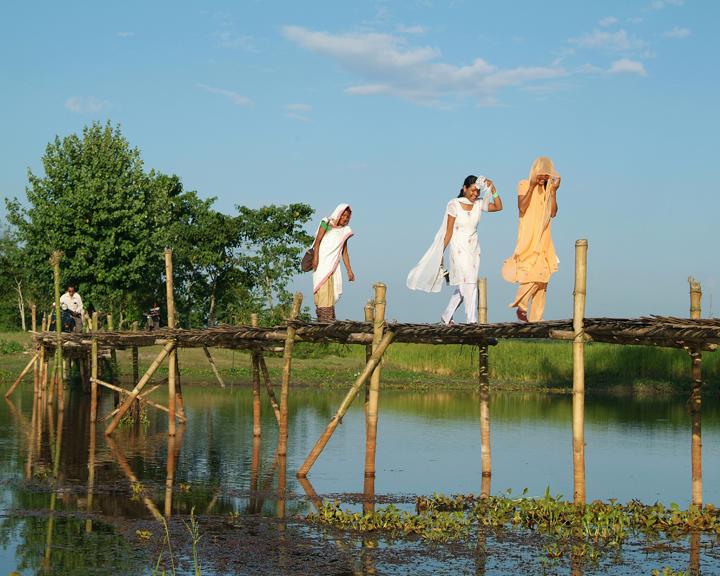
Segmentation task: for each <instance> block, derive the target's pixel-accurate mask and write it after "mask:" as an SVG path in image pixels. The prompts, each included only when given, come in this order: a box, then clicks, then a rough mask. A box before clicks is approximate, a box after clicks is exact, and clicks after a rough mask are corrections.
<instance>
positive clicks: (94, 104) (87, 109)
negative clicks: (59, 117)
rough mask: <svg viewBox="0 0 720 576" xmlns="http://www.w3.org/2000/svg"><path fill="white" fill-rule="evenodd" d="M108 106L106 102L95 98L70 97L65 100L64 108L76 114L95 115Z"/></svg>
mask: <svg viewBox="0 0 720 576" xmlns="http://www.w3.org/2000/svg"><path fill="white" fill-rule="evenodd" d="M109 106H110V102H108V101H107V100H99V99H98V98H95V96H88V97H82V96H71V97H70V98H68V99H67V100H65V108H67V109H68V110H70V112H75V113H76V114H97V113H98V112H102V111H103V110H105V109H106V108H108V107H109Z"/></svg>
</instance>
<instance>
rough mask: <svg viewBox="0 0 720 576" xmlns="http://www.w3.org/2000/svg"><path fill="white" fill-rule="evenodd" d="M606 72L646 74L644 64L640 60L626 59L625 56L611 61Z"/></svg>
mask: <svg viewBox="0 0 720 576" xmlns="http://www.w3.org/2000/svg"><path fill="white" fill-rule="evenodd" d="M608 74H637V75H638V76H647V72H646V71H645V66H644V65H643V63H642V62H638V61H637V60H628V59H627V58H622V59H620V60H616V61H615V62H613V63H612V65H611V66H610V69H609V70H608Z"/></svg>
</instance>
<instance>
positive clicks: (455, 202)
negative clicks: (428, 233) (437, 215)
mask: <svg viewBox="0 0 720 576" xmlns="http://www.w3.org/2000/svg"><path fill="white" fill-rule="evenodd" d="M490 200H491V194H490V193H486V194H485V195H484V197H483V198H482V199H478V200H476V201H475V202H474V204H473V207H472V210H470V211H466V210H463V209H462V207H461V206H460V204H469V202H470V201H469V200H467V199H466V198H453V199H452V200H450V202H448V205H447V209H446V211H445V216H444V218H443V223H442V225H441V226H440V229H439V230H438V231H437V234H435V240H434V241H433V243H432V245H431V246H430V248H428V250H427V252H425V254H424V255H423V257H422V258H421V259H420V262H418V264H417V265H416V266H415V267H414V268H413V269H412V270H410V273H409V274H408V277H407V281H406V284H407V287H408V288H410V289H411V290H423V291H425V292H440V289H441V288H442V284H443V279H442V274H441V273H440V263H441V262H442V258H443V251H444V246H443V245H444V243H445V232H446V230H447V220H448V216H454V217H455V226H454V228H453V235H452V238H451V239H450V244H449V246H448V252H449V264H450V284H453V285H458V284H471V283H473V284H474V283H475V282H476V281H477V274H478V269H479V267H480V244H479V242H478V238H477V225H478V223H479V222H480V216H481V215H482V212H483V211H487V209H488V206H489V204H490Z"/></svg>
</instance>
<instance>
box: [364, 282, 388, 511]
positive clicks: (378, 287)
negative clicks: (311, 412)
mask: <svg viewBox="0 0 720 576" xmlns="http://www.w3.org/2000/svg"><path fill="white" fill-rule="evenodd" d="M373 289H374V291H375V299H374V311H373V312H374V313H373V343H372V348H373V351H375V350H377V347H378V346H379V345H380V341H381V340H382V337H383V331H384V330H385V307H386V300H385V297H386V294H387V287H386V286H385V284H383V283H382V282H378V283H377V284H375V285H374V286H373ZM380 372H381V368H380V364H378V365H377V367H376V368H375V370H373V373H372V376H370V387H369V389H368V390H369V394H368V401H367V410H366V411H365V478H375V456H376V453H377V423H378V405H379V401H380ZM372 508H374V506H372V507H370V509H371V510H372Z"/></svg>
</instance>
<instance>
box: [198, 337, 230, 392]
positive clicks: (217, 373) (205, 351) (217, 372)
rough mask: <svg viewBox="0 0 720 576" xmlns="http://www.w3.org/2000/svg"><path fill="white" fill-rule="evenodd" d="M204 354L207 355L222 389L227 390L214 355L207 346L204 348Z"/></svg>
mask: <svg viewBox="0 0 720 576" xmlns="http://www.w3.org/2000/svg"><path fill="white" fill-rule="evenodd" d="M203 352H204V353H205V357H206V358H207V359H208V362H209V363H210V367H211V368H212V371H213V374H215V378H216V379H217V381H218V382H219V383H220V388H225V381H224V380H223V378H222V376H221V375H220V371H219V370H218V367H217V365H216V364H215V360H214V359H213V357H212V354H210V349H209V348H208V347H207V346H203Z"/></svg>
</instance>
